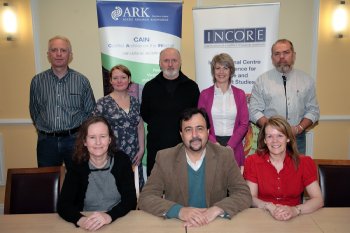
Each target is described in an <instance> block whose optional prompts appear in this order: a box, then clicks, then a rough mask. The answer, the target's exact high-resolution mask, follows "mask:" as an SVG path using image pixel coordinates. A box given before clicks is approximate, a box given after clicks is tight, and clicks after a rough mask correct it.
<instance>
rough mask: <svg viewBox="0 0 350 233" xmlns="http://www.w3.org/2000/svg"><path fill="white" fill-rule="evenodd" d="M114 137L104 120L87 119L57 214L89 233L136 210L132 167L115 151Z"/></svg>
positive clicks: (124, 157)
mask: <svg viewBox="0 0 350 233" xmlns="http://www.w3.org/2000/svg"><path fill="white" fill-rule="evenodd" d="M114 137H115V136H114V133H113V131H112V130H111V128H110V126H109V124H108V122H107V121H106V120H105V119H104V118H103V117H91V118H89V119H87V120H86V121H85V122H84V123H83V125H82V126H81V128H80V130H79V134H78V137H77V141H76V147H75V153H74V155H73V161H74V164H73V167H72V169H71V170H69V171H68V173H67V174H66V177H65V180H64V183H63V187H62V190H61V194H60V197H59V200H58V204H57V212H58V214H59V215H60V216H61V217H62V218H63V219H65V220H66V221H69V222H72V223H74V224H75V225H76V226H77V227H81V228H83V229H85V230H90V231H94V230H97V229H99V228H101V227H102V226H103V225H106V224H109V223H111V222H112V221H114V220H115V219H117V218H118V217H121V216H124V215H125V214H127V213H128V212H129V211H130V210H132V209H135V207H136V191H135V184H134V174H133V171H132V165H131V162H130V160H129V158H128V156H127V155H126V154H125V153H124V152H122V151H115V148H116V146H115V138H114ZM81 211H89V212H91V214H88V215H85V214H83V213H81Z"/></svg>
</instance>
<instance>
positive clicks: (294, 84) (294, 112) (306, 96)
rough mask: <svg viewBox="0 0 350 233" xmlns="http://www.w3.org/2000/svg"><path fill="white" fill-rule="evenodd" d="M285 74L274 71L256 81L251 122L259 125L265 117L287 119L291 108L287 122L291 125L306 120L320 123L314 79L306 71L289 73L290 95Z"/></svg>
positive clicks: (252, 98)
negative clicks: (278, 116)
mask: <svg viewBox="0 0 350 233" xmlns="http://www.w3.org/2000/svg"><path fill="white" fill-rule="evenodd" d="M282 75H283V74H282V73H280V72H278V71H277V70H276V69H273V70H270V71H268V72H266V73H264V74H262V75H261V76H259V77H258V78H257V79H256V81H255V84H254V86H253V89H252V94H251V97H250V102H249V116H250V120H251V121H252V122H254V123H256V122H257V121H258V120H259V119H260V118H261V117H263V116H266V117H267V118H270V117H271V116H274V115H280V116H284V117H286V112H287V111H286V107H288V119H287V121H288V122H289V123H290V124H291V125H297V124H299V122H300V121H301V120H302V119H303V118H307V119H310V120H311V121H312V122H316V121H318V119H319V117H320V109H319V105H318V102H317V99H316V88H315V83H314V80H313V79H312V78H311V77H310V76H309V75H307V74H306V73H304V72H303V71H300V70H296V69H293V70H292V71H290V72H289V73H287V74H285V76H286V77H287V82H286V95H287V96H286V95H285V92H284V86H283V79H282ZM286 98H287V101H286Z"/></svg>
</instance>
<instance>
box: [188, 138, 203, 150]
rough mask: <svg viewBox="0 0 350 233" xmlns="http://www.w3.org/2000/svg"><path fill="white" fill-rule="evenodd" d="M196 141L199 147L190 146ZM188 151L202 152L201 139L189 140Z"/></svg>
mask: <svg viewBox="0 0 350 233" xmlns="http://www.w3.org/2000/svg"><path fill="white" fill-rule="evenodd" d="M196 141H198V142H200V146H198V147H194V146H192V143H193V142H196ZM189 147H190V149H191V150H192V151H200V150H202V148H203V146H202V139H200V138H193V139H191V140H190V146H189Z"/></svg>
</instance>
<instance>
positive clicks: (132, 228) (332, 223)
mask: <svg viewBox="0 0 350 233" xmlns="http://www.w3.org/2000/svg"><path fill="white" fill-rule="evenodd" d="M76 232H86V231H84V230H82V229H80V228H76V227H75V226H74V225H73V224H71V223H68V222H65V221H64V220H62V219H61V218H60V217H59V216H58V215H57V214H28V215H0V233H76ZM98 232H101V233H124V232H125V233H185V229H184V227H183V224H182V222H181V221H180V220H176V219H167V220H164V219H162V218H159V217H155V216H152V215H150V214H148V213H145V212H143V211H132V212H130V213H129V214H128V215H127V216H125V217H123V218H120V219H117V220H116V221H115V222H113V223H112V224H110V225H107V226H104V227H103V228H101V229H100V230H98ZM187 232H188V233H253V232H254V233H256V232H259V233H265V232H266V233H289V232H293V233H294V232H295V233H318V232H323V233H346V232H350V208H323V209H321V210H318V211H316V212H315V213H313V214H308V215H301V216H299V217H297V218H294V219H292V220H290V221H287V222H280V221H277V220H274V219H273V218H272V217H271V216H270V215H269V214H268V213H266V212H264V211H263V210H261V209H256V208H251V209H247V210H245V211H243V212H241V213H239V214H238V215H236V216H235V217H234V218H233V219H232V220H227V219H220V218H218V219H216V220H215V221H214V222H212V223H210V224H209V225H207V226H203V227H199V228H189V229H188V230H187Z"/></svg>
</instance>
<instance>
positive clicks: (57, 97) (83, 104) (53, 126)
mask: <svg viewBox="0 0 350 233" xmlns="http://www.w3.org/2000/svg"><path fill="white" fill-rule="evenodd" d="M94 108H95V97H94V94H93V91H92V89H91V86H90V82H89V80H88V79H87V78H86V77H85V76H84V75H82V74H80V73H79V72H77V71H75V70H72V69H69V68H68V72H67V74H66V75H65V76H64V77H63V78H61V79H59V78H58V77H57V76H56V75H55V74H54V72H53V71H52V69H48V70H46V71H44V72H42V73H40V74H37V75H35V76H34V78H33V79H32V82H31V85H30V103H29V110H30V115H31V117H32V120H33V122H34V125H35V127H36V128H37V130H40V131H45V132H48V133H51V132H57V131H64V130H69V129H73V128H76V127H79V126H80V125H81V123H82V122H83V121H84V120H85V119H86V118H88V117H89V116H90V115H91V113H92V111H93V109H94Z"/></svg>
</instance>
